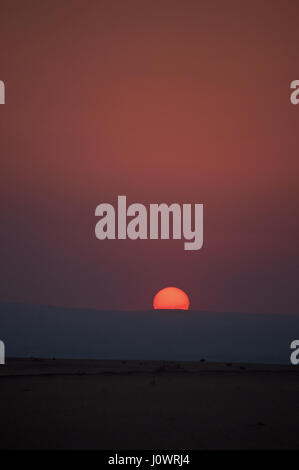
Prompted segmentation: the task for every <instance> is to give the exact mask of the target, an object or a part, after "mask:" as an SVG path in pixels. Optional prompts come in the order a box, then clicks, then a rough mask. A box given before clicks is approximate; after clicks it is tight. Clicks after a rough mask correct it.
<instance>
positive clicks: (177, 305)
mask: <svg viewBox="0 0 299 470" xmlns="http://www.w3.org/2000/svg"><path fill="white" fill-rule="evenodd" d="M153 304H154V309H180V310H188V308H189V305H190V301H189V298H188V295H187V294H186V293H185V292H184V291H183V290H181V289H178V288H177V287H165V289H161V290H159V292H158V293H157V294H156V295H155V297H154V302H153Z"/></svg>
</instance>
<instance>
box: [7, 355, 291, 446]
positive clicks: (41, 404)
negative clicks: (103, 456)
mask: <svg viewBox="0 0 299 470" xmlns="http://www.w3.org/2000/svg"><path fill="white" fill-rule="evenodd" d="M298 397H299V368H298V367H297V368H296V367H295V366H275V365H252V364H251V365H248V364H236V363H234V364H231V363H228V364H216V363H207V362H205V361H202V362H165V361H101V360H61V359H59V360H57V359H56V360H55V359H37V358H35V359H34V358H32V359H8V360H7V363H6V364H5V365H4V366H0V422H1V427H0V448H1V449H107V450H110V449H111V450H115V449H118V450H125V449H150V450H151V449H182V450H185V449H187V450H188V449H299V400H298Z"/></svg>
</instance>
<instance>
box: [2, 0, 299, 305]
mask: <svg viewBox="0 0 299 470" xmlns="http://www.w3.org/2000/svg"><path fill="white" fill-rule="evenodd" d="M298 13H299V4H298V1H290V0H287V1H286V0H284V1H282V0H279V1H275V0H271V1H270V0H269V1H261V0H259V1H255V0H253V1H250V2H239V1H232V0H228V1H226V2H223V1H222V0H221V1H220V0H217V1H214V2H210V1H190V0H189V1H188V0H186V1H177V0H171V1H165V0H161V1H159V2H153V1H143V0H142V1H140V0H139V1H130V0H128V1H126V2H123V1H119V0H116V1H113V2H111V1H110V0H107V1H93V0H89V1H88V2H86V1H83V0H80V1H78V0H72V1H63V2H61V1H57V0H51V1H49V0H43V2H40V1H33V0H1V6H0V44H1V56H0V58H1V60H0V79H1V80H3V81H4V82H5V87H6V104H5V105H2V106H0V149H1V185H0V200H1V202H0V204H1V235H0V237H1V240H0V241H1V243H0V256H1V264H0V299H1V300H5V301H18V302H25V303H35V304H49V305H59V306H69V307H92V308H97V309H125V310H129V309H132V310H145V309H150V308H152V301H153V297H154V295H155V294H156V292H157V291H158V290H159V289H161V288H163V287H166V286H176V287H179V288H181V289H183V290H184V291H186V293H187V294H188V296H189V298H190V303H191V305H190V308H191V309H194V310H206V311H221V312H222V311H223V312H225V311H239V312H253V313H298V304H299V293H298V228H299V227H298V225H299V222H298V202H299V191H298V167H299V163H298V147H299V132H298V125H299V105H298V106H294V105H292V104H291V103H290V83H291V81H293V80H295V79H299V70H298V52H299V50H298V44H299V28H298ZM118 195H126V196H127V199H128V203H129V204H130V203H133V202H139V203H143V204H150V203H162V202H165V203H168V204H171V203H173V202H176V203H179V204H183V203H191V204H195V203H202V204H204V244H203V248H202V249H201V250H199V251H185V250H184V248H183V241H180V240H158V241H157V240H146V241H145V240H137V241H132V240H118V241H116V240H106V241H100V240H98V239H97V238H96V237H95V232H94V228H95V224H96V221H97V219H96V217H95V215H94V212H95V208H96V206H97V205H98V204H100V203H102V202H108V203H112V204H114V205H116V201H117V196H118Z"/></svg>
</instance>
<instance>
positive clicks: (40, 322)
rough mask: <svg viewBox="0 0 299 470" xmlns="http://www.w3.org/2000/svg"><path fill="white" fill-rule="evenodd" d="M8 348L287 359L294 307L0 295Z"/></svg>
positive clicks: (31, 352)
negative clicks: (125, 304) (124, 303)
mask: <svg viewBox="0 0 299 470" xmlns="http://www.w3.org/2000/svg"><path fill="white" fill-rule="evenodd" d="M0 339H1V340H3V341H4V342H5V345H6V354H7V356H15V357H17V356H18V357H30V356H33V357H57V358H101V359H157V360H160V359H162V360H187V361H188V360H191V361H192V360H194V361H196V360H200V359H202V358H205V359H206V360H207V361H220V362H223V361H224V362H225V361H231V362H255V363H278V364H279V363H281V364H284V363H285V364H289V357H290V347H289V346H290V343H291V341H292V340H294V339H299V315H287V314H281V315H277V314H275V315H270V314H267V315H265V314H249V313H236V312H231V313H229V312H225V313H219V312H200V311H192V310H190V311H188V312H186V311H179V310H161V311H159V310H153V311H115V310H110V311H109V310H95V309H83V308H64V307H52V306H45V305H29V304H22V303H11V302H0Z"/></svg>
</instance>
